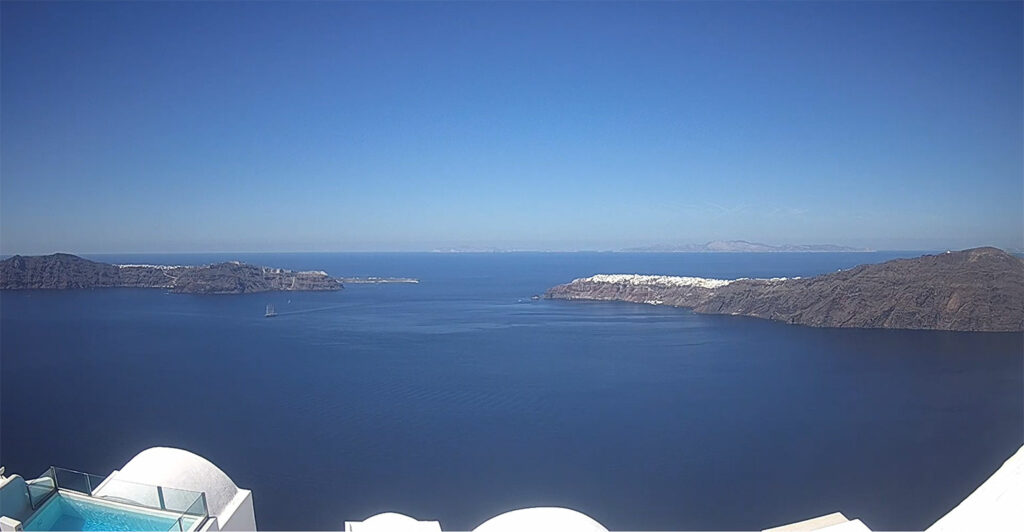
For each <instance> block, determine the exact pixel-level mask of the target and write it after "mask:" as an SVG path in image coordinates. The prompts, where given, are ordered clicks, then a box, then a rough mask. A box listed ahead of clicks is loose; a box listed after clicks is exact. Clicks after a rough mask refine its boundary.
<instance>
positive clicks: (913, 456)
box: [0, 252, 1024, 530]
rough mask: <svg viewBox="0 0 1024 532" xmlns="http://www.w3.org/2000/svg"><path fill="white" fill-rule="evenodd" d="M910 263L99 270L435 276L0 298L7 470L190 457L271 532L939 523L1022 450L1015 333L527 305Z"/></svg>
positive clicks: (653, 256) (289, 257)
mask: <svg viewBox="0 0 1024 532" xmlns="http://www.w3.org/2000/svg"><path fill="white" fill-rule="evenodd" d="M919 254H920V253H919V252H876V253H807V254H805V253H777V254H742V253H729V254H697V253H646V254H645V253H479V254H475V253H290V254H230V255H210V254H207V255H120V256H113V255H91V256H89V258H92V259H95V260H102V261H107V262H114V263H150V264H204V263H210V262H216V261H222V260H242V261H245V262H250V263H254V264H261V265H267V266H275V267H284V268H290V269H300V270H325V271H327V272H328V273H329V274H331V275H334V276H346V277H354V276H395V277H414V278H417V279H419V280H420V282H419V283H418V284H379V285H359V284H352V285H347V286H346V287H345V289H344V290H341V291H338V292H277V293H259V294H245V295H216V296H215V295H182V294H171V293H168V292H166V291H164V290H158V289H149V290H147V289H96V290H70V291H6V292H3V293H0V385H2V388H0V401H2V408H0V461H2V463H3V465H5V466H6V467H7V472H8V473H20V474H22V475H24V476H26V477H33V476H36V475H39V474H41V473H43V472H44V471H45V470H46V468H47V467H49V466H50V465H57V466H60V467H65V468H69V469H73V470H78V471H84V472H88V473H94V474H99V475H106V474H109V473H110V472H111V471H112V470H115V469H118V468H120V467H121V466H123V465H124V463H125V462H126V461H127V460H129V459H130V458H131V457H132V456H134V455H135V454H136V453H138V452H140V451H142V450H143V449H146V448H149V447H153V446H170V447H179V448H182V449H187V450H189V451H192V452H195V453H197V454H199V455H202V456H204V457H206V458H207V459H209V460H211V461H212V462H213V463H215V464H216V465H217V466H218V467H220V468H221V469H222V470H224V471H225V472H226V473H227V474H228V475H229V476H230V477H231V478H232V479H233V480H234V482H235V483H236V484H237V485H238V486H240V487H242V488H246V489H250V490H252V493H253V501H254V505H255V510H256V521H257V524H258V526H259V527H260V528H261V529H268V530H294V529H311V530H321V529H322V530H341V529H343V528H344V522H345V521H347V520H352V521H358V520H363V519H365V518H366V517H368V516H371V515H374V514H376V513H379V512H385V511H397V512H401V513H404V514H407V515H411V516H413V517H416V518H417V519H424V520H438V521H440V522H441V525H442V527H444V529H446V530H471V529H472V528H474V527H476V526H478V525H479V524H480V523H482V522H483V521H485V520H486V519H488V518H490V517H493V516H495V515H497V514H499V513H502V512H506V511H509V510H513V509H518V508H525V507H533V506H562V507H568V508H573V509H575V510H579V511H581V512H584V513H586V514H588V515H590V516H591V517H593V518H594V519H596V520H597V521H599V522H600V523H602V524H603V525H604V526H605V527H607V528H609V529H612V530H681V529H715V530H720V529H732V530H735V529H756V530H759V529H762V528H767V527H770V526H775V525H780V524H784V523H790V522H794V521H798V520H802V519H807V518H811V517H815V516H819V515H823V514H827V513H831V512H836V511H840V512H843V513H844V514H845V515H846V516H847V517H849V518H851V519H852V518H860V519H861V520H862V521H863V522H864V523H865V524H867V525H868V526H869V527H871V528H873V529H875V530H880V529H922V528H925V527H927V526H928V525H930V524H931V523H932V522H934V521H935V520H936V519H938V518H939V517H941V516H942V515H943V514H945V513H946V512H947V511H949V510H950V509H951V508H953V507H954V506H955V505H956V504H957V503H958V502H959V501H961V500H962V499H963V498H964V497H966V496H967V495H968V494H970V493H971V492H972V491H973V490H974V489H975V488H976V487H977V486H978V485H979V484H981V483H982V482H983V481H984V480H985V479H986V478H987V477H988V476H989V475H991V474H992V473H993V472H994V471H995V470H996V469H997V468H998V467H999V466H1000V465H1001V464H1002V463H1003V461H1004V460H1006V459H1007V458H1008V457H1009V456H1010V455H1012V454H1013V453H1014V452H1015V451H1016V450H1017V449H1018V448H1019V447H1020V446H1021V445H1022V444H1024V383H1022V376H1024V337H1022V335H1021V334H1019V333H960V332H938V331H909V330H868V329H821V328H811V327H803V326H794V325H786V324H782V323H776V322H771V321H765V320H759V319H754V318H747V317H736V316H709V315H699V314H694V313H693V312H690V311H689V310H685V309H678V308H671V307H664V306H653V305H637V304H629V303H610V302H570V301H553V300H543V299H541V300H534V299H532V298H531V296H534V295H538V294H542V293H543V292H544V291H545V289H547V288H549V287H551V286H553V285H556V284H559V283H563V282H568V281H570V280H571V279H573V278H577V277H583V276H589V275H593V274H597V273H642V274H666V275H690V276H702V277H713V278H722V279H733V278H738V277H783V276H810V275H816V274H821V273H827V272H833V271H836V270H838V269H843V268H849V267H852V266H855V265H857V264H862V263H875V262H882V261H884V260H888V259H892V258H895V257H910V256H916V255H919ZM268 304H273V305H274V306H275V309H276V310H277V312H278V316H277V317H274V318H266V317H264V311H265V308H266V306H267V305H268Z"/></svg>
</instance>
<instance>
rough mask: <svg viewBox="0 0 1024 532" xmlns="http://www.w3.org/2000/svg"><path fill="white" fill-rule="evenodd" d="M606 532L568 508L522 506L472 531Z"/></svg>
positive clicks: (589, 519) (606, 530)
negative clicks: (522, 507) (520, 508)
mask: <svg viewBox="0 0 1024 532" xmlns="http://www.w3.org/2000/svg"><path fill="white" fill-rule="evenodd" d="M523 530H529V531H531V532H608V529H607V528H605V527H603V526H601V523H598V522H597V521H595V520H593V519H592V518H591V517H590V516H588V515H586V514H583V513H580V512H577V511H575V510H570V509H568V508H524V509H522V510H513V511H511V512H505V513H503V514H501V515H499V516H497V517H492V518H490V519H488V520H487V521H485V522H484V524H482V525H480V526H478V527H476V529H474V530H473V532H522V531H523Z"/></svg>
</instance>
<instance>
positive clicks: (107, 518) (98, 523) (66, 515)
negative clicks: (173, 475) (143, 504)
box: [24, 491, 199, 532]
mask: <svg viewBox="0 0 1024 532" xmlns="http://www.w3.org/2000/svg"><path fill="white" fill-rule="evenodd" d="M178 517H179V515H178V514H175V513H172V512H166V511H160V510H146V509H143V508H139V507H137V506H131V505H127V504H121V503H117V502H112V501H102V500H97V499H95V498H92V497H85V496H79V495H74V494H71V493H67V492H64V491H60V492H57V493H55V494H54V495H53V497H51V498H50V500H48V501H46V504H44V505H43V507H42V508H40V509H39V510H38V511H37V512H36V513H35V514H33V515H32V517H30V518H29V519H28V521H25V523H24V527H25V530H26V531H29V530H76V531H77V530H83V531H84V530H110V531H130V530H138V531H151V532H162V531H165V530H184V531H187V530H189V529H191V528H192V526H193V525H195V524H196V523H197V522H198V521H199V518H198V517H195V516H181V524H180V528H179V523H178Z"/></svg>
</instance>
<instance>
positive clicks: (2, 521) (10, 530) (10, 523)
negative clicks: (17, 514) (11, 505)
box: [0, 516, 25, 532]
mask: <svg viewBox="0 0 1024 532" xmlns="http://www.w3.org/2000/svg"><path fill="white" fill-rule="evenodd" d="M23 530H25V529H24V528H23V527H22V526H21V521H18V520H17V519H12V518H10V517H7V516H4V517H0V531H2V532H22V531H23Z"/></svg>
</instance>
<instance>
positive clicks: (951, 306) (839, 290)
mask: <svg viewBox="0 0 1024 532" xmlns="http://www.w3.org/2000/svg"><path fill="white" fill-rule="evenodd" d="M698 281H702V282H698ZM545 297H548V298H552V299H589V300H616V301H631V302H635V303H653V304H666V305H674V306H679V307H688V308H692V309H693V310H694V311H695V312H699V313H705V314H733V315H742V316H753V317H757V318H766V319H772V320H778V321H784V322H786V323H794V324H801V325H810V326H814V327H865V328H891V329H938V330H949V331H1024V260H1022V259H1019V258H1017V257H1014V256H1012V255H1010V254H1008V253H1005V252H1003V251H1001V250H999V249H996V248H976V249H969V250H965V251H957V252H947V253H943V254H940V255H925V256H923V257H919V258H915V259H900V260H893V261H889V262H885V263H882V264H870V265H862V266H857V267H856V268H852V269H850V270H844V271H839V272H836V273H830V274H825V275H819V276H817V277H810V278H805V279H800V278H794V279H739V280H734V281H727V280H716V279H699V278H690V277H666V276H628V275H618V276H616V275H606V276H594V277H588V278H585V279H577V280H575V281H573V282H571V283H568V284H564V285H559V286H556V287H554V288H552V289H550V290H548V292H547V293H546V294H545Z"/></svg>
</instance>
